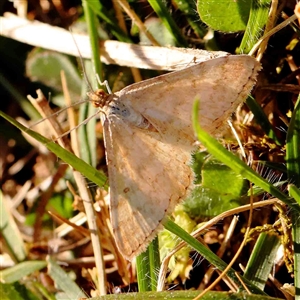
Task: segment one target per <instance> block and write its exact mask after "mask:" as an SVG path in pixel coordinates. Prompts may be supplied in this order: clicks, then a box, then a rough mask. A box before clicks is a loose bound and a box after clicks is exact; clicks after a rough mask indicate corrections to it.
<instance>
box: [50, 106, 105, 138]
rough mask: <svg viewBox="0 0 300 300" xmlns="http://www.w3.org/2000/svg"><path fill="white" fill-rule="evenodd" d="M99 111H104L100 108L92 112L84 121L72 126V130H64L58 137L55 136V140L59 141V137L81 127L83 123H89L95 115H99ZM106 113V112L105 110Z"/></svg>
mask: <svg viewBox="0 0 300 300" xmlns="http://www.w3.org/2000/svg"><path fill="white" fill-rule="evenodd" d="M99 112H103V111H102V110H101V109H98V110H97V111H96V112H95V113H94V114H92V115H91V116H89V117H88V118H87V119H85V120H84V121H82V122H81V123H80V124H78V125H76V126H75V127H73V128H71V129H70V130H68V131H66V132H64V133H63V134H62V135H60V136H59V137H58V138H55V139H54V141H57V140H58V139H60V138H62V137H64V136H66V135H67V134H69V133H70V132H72V131H73V130H76V129H77V128H79V127H80V126H82V125H85V124H87V123H88V122H89V121H90V120H91V119H93V118H94V117H95V116H97V115H98V113H99ZM103 113H104V112H103Z"/></svg>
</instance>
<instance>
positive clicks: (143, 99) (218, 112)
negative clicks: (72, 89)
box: [90, 55, 260, 260]
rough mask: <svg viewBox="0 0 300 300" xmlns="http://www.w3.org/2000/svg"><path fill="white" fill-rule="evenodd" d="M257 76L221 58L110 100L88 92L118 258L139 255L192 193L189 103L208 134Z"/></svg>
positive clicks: (255, 67) (249, 61) (248, 62)
mask: <svg viewBox="0 0 300 300" xmlns="http://www.w3.org/2000/svg"><path fill="white" fill-rule="evenodd" d="M259 69H260V64H259V63H258V62H257V61H256V60H255V59H254V58H252V57H250V56H247V55H236V56H233V55H228V56H224V57H219V58H215V59H212V60H209V61H205V62H202V63H199V64H197V65H194V66H191V67H188V68H186V69H184V70H180V71H176V72H173V73H169V74H166V75H162V76H158V77H155V78H153V79H149V80H145V81H142V82H139V83H135V84H132V85H130V86H128V87H126V88H124V89H123V90H121V91H120V92H117V93H114V94H110V95H106V94H105V93H104V92H103V91H101V90H99V91H98V94H97V93H90V96H91V97H92V98H93V99H94V100H95V99H96V102H97V103H98V105H99V107H100V111H101V112H103V114H102V117H101V119H102V123H103V128H104V142H105V148H106V159H107V165H108V175H109V185H110V214H111V222H112V227H113V232H114V236H115V240H116V244H117V246H118V248H119V250H120V252H121V253H122V254H123V256H124V257H125V258H127V259H128V260H131V259H132V258H133V257H135V256H136V255H138V254H140V253H141V252H143V251H144V250H145V249H146V247H147V246H148V244H149V243H150V241H151V240H152V239H153V238H154V237H155V236H156V234H157V232H158V231H159V230H160V229H161V228H162V220H163V219H164V217H165V216H167V215H168V214H170V213H171V212H172V211H173V209H174V207H175V205H177V204H178V203H179V202H180V201H181V200H183V199H185V198H186V196H187V194H188V192H189V191H190V190H191V188H192V187H193V179H194V175H193V172H192V170H191V168H190V166H189V164H190V161H191V154H192V153H193V152H194V151H195V150H196V149H197V148H196V146H195V135H194V132H193V128H192V122H191V114H192V106H193V102H194V100H195V99H196V98H198V99H200V110H199V122H200V124H201V126H202V127H203V128H204V129H205V130H206V131H207V132H208V133H210V134H212V135H216V134H217V133H218V132H220V131H221V130H222V128H223V127H225V126H226V120H227V119H228V118H229V117H230V115H231V114H232V113H233V112H234V111H235V109H236V108H237V106H238V105H239V104H240V103H242V102H243V101H244V100H245V99H246V97H247V95H248V93H249V92H250V90H251V88H252V87H253V85H254V82H255V80H256V76H257V73H258V71H259Z"/></svg>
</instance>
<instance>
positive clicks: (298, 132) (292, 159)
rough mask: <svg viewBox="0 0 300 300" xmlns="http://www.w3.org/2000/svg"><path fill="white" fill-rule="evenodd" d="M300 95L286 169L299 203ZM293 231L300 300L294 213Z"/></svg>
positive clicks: (298, 229)
mask: <svg viewBox="0 0 300 300" xmlns="http://www.w3.org/2000/svg"><path fill="white" fill-rule="evenodd" d="M299 147H300V95H299V96H298V99H297V102H296V105H295V108H294V112H293V114H292V118H291V121H290V125H289V128H288V132H287V144H286V167H287V173H288V179H289V181H290V182H292V183H293V184H294V185H295V186H294V185H293V186H290V188H289V192H290V195H291V196H292V197H294V199H296V201H297V202H298V203H300V201H299V199H300V196H299V195H300V192H299V187H300V148H299ZM292 231H293V242H294V272H295V274H294V278H295V290H296V298H295V299H300V292H299V291H300V275H299V270H300V250H299V243H300V219H299V215H298V214H296V213H295V212H292Z"/></svg>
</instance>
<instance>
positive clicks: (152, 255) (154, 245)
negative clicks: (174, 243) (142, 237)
mask: <svg viewBox="0 0 300 300" xmlns="http://www.w3.org/2000/svg"><path fill="white" fill-rule="evenodd" d="M148 249H149V268H150V279H151V290H152V291H156V287H157V270H159V268H160V259H159V245H158V237H156V238H155V239H154V240H153V241H152V242H151V244H150V245H149V247H148Z"/></svg>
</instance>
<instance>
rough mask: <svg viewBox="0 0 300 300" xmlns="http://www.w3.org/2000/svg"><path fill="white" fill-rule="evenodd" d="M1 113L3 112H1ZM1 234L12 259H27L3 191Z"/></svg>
mask: <svg viewBox="0 0 300 300" xmlns="http://www.w3.org/2000/svg"><path fill="white" fill-rule="evenodd" d="M0 112H1V111H0ZM0 232H1V236H2V239H3V242H4V243H5V245H6V248H7V250H8V251H9V254H10V256H11V258H12V259H13V260H14V261H15V262H20V261H23V260H25V259H26V256H27V254H26V248H25V244H24V242H23V239H22V236H21V233H20V231H19V228H18V226H17V224H16V222H15V220H14V218H13V216H12V215H11V213H10V209H9V207H8V206H7V205H6V203H5V199H4V198H3V195H2V191H1V190H0ZM0 278H1V276H0Z"/></svg>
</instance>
